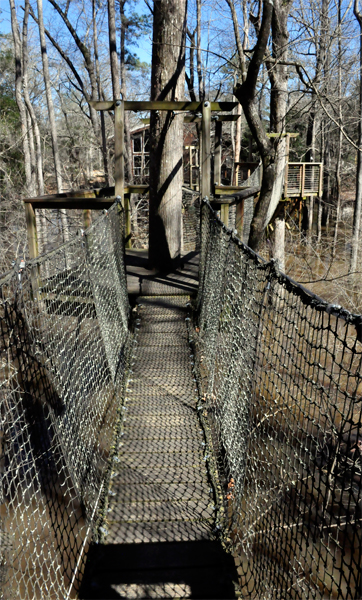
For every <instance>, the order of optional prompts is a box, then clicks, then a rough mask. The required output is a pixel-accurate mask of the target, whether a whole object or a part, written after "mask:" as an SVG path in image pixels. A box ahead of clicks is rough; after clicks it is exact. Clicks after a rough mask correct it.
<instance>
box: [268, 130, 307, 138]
mask: <svg viewBox="0 0 362 600" xmlns="http://www.w3.org/2000/svg"><path fill="white" fill-rule="evenodd" d="M267 136H268V138H277V137H286V136H289V137H292V138H297V137H298V136H299V133H289V132H287V131H286V132H285V133H267Z"/></svg>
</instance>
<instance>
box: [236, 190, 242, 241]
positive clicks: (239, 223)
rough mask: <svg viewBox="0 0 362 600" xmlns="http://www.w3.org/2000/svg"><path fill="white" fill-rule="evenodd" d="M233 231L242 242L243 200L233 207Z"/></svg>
mask: <svg viewBox="0 0 362 600" xmlns="http://www.w3.org/2000/svg"><path fill="white" fill-rule="evenodd" d="M235 210H236V213H235V229H236V231H237V232H238V236H239V238H240V239H241V241H242V242H243V241H244V240H243V230H244V199H243V200H242V201H241V202H237V204H236V207H235Z"/></svg>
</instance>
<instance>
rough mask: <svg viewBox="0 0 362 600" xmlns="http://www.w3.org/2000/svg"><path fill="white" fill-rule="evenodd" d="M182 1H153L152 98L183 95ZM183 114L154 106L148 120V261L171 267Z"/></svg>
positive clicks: (177, 243) (177, 235)
mask: <svg viewBox="0 0 362 600" xmlns="http://www.w3.org/2000/svg"><path fill="white" fill-rule="evenodd" d="M185 37H186V0H164V1H163V2H155V4H154V12H153V47H152V76H151V100H182V99H183V97H184V87H185ZM182 155H183V115H174V114H173V113H171V112H166V111H158V112H156V111H152V112H151V121H150V217H149V218H150V222H149V260H150V262H151V264H152V265H153V266H155V267H156V268H159V269H169V268H171V267H172V265H173V263H174V261H175V259H178V258H179V256H180V253H181V210H182V182H183V171H182Z"/></svg>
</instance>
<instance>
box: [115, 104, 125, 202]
mask: <svg viewBox="0 0 362 600" xmlns="http://www.w3.org/2000/svg"><path fill="white" fill-rule="evenodd" d="M114 193H115V196H121V198H122V203H123V208H124V209H125V211H126V207H125V204H124V199H123V193H124V102H122V100H117V101H116V105H115V109H114Z"/></svg>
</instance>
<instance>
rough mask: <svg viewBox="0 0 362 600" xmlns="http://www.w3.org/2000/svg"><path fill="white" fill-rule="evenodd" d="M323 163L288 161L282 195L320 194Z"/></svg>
mask: <svg viewBox="0 0 362 600" xmlns="http://www.w3.org/2000/svg"><path fill="white" fill-rule="evenodd" d="M322 193H323V164H322V163H305V162H304V163H294V162H289V163H287V166H286V168H285V179H284V196H285V197H286V198H293V197H294V198H295V197H297V198H304V197H305V196H322Z"/></svg>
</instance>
